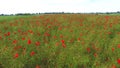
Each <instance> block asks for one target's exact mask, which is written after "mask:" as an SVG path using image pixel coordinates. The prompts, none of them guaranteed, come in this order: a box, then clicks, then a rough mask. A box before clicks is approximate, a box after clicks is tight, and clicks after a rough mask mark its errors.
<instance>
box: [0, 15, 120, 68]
mask: <svg viewBox="0 0 120 68" xmlns="http://www.w3.org/2000/svg"><path fill="white" fill-rule="evenodd" d="M0 68H120V15H94V14H53V15H52V14H48V15H40V16H3V17H2V16H0Z"/></svg>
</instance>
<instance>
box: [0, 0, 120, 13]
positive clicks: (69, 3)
mask: <svg viewBox="0 0 120 68" xmlns="http://www.w3.org/2000/svg"><path fill="white" fill-rule="evenodd" d="M62 11H63V12H116V11H120V0H0V14H1V13H4V14H15V13H39V12H62Z"/></svg>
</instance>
